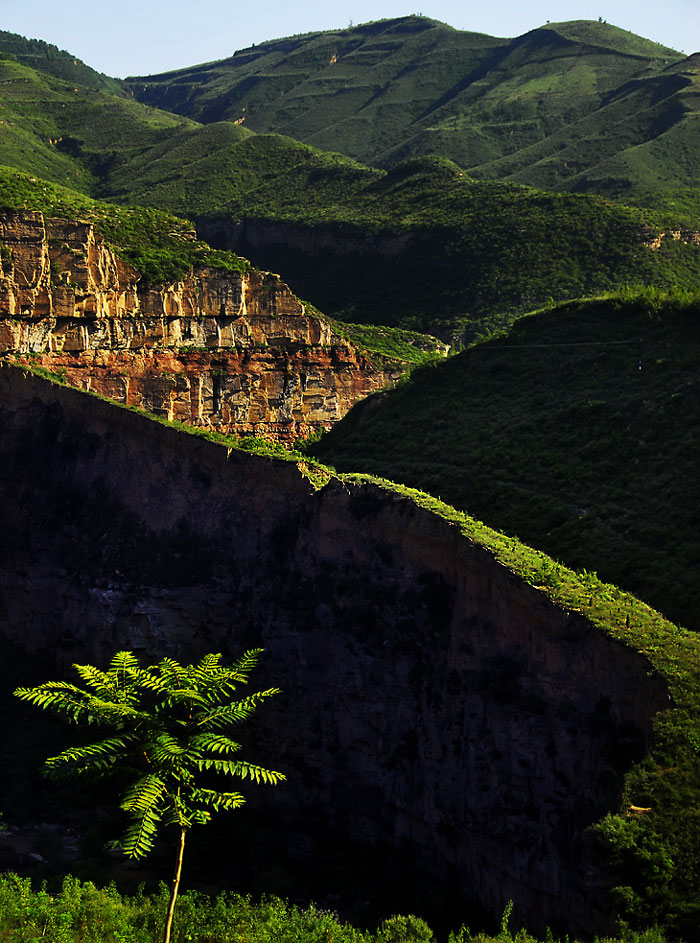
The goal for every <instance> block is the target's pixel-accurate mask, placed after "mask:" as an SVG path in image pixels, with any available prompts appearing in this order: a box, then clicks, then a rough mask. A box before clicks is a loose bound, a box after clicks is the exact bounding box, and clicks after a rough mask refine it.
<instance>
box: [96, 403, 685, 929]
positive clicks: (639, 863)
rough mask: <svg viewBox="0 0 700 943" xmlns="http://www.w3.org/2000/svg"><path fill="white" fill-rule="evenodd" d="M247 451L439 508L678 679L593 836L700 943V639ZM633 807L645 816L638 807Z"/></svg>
mask: <svg viewBox="0 0 700 943" xmlns="http://www.w3.org/2000/svg"><path fill="white" fill-rule="evenodd" d="M87 395H94V394H87ZM121 408H127V407H121ZM131 410H132V411H133V412H136V413H141V411H140V410H137V409H134V408H133V407H132V408H131ZM148 418H150V419H155V420H156V421H158V422H160V423H161V424H163V425H167V426H170V427H172V428H174V429H176V430H177V431H178V432H180V434H188V435H192V434H194V435H197V436H200V437H203V438H206V439H208V440H210V441H212V442H214V443H217V444H219V445H221V446H222V447H225V448H228V449H231V448H234V449H238V448H241V446H242V443H241V441H240V440H238V439H236V438H235V437H232V436H224V435H218V434H212V433H210V432H206V431H204V430H192V429H190V428H187V427H185V426H183V425H182V424H179V423H173V422H168V421H167V420H163V419H161V418H158V417H155V416H150V415H149V417H148ZM244 447H245V448H246V450H248V451H250V450H252V451H255V452H256V453H257V454H259V455H262V456H266V457H268V458H269V459H271V460H283V461H286V462H294V463H296V465H297V468H298V469H299V473H300V474H302V475H304V477H306V478H307V479H308V480H309V482H310V484H311V486H312V487H313V488H315V489H319V488H323V487H325V486H326V485H327V483H328V482H329V481H330V480H331V479H332V478H335V477H337V478H339V479H340V480H341V481H347V482H352V483H354V484H356V485H358V486H362V485H363V484H370V485H373V486H374V487H377V488H379V489H381V490H382V491H384V492H385V493H386V494H387V497H389V496H391V495H397V496H399V497H403V498H406V499H407V500H409V501H412V502H413V503H415V504H416V505H417V506H419V507H422V508H424V509H426V510H428V511H430V512H431V513H434V514H437V515H438V516H440V517H442V518H443V519H444V520H446V521H448V522H449V523H450V524H451V525H453V526H455V527H458V528H459V529H460V531H461V533H462V534H463V535H464V537H465V538H466V539H467V540H469V541H471V542H473V543H475V544H477V545H479V546H482V547H484V548H485V549H486V550H488V551H489V552H490V553H492V554H493V555H494V557H495V559H496V560H498V561H499V562H500V563H502V564H503V565H504V566H505V567H507V568H508V569H509V570H510V571H511V572H513V573H514V574H515V575H516V576H518V577H520V578H521V579H523V580H524V581H525V582H527V583H529V584H530V585H532V586H534V587H535V588H537V589H538V590H539V591H541V592H543V593H544V594H545V595H547V596H548V597H549V598H550V599H552V601H553V602H555V603H556V604H557V605H559V606H562V607H563V608H565V609H569V610H576V611H578V612H581V613H582V614H583V615H584V616H585V617H586V618H587V619H589V620H590V621H591V623H592V624H593V625H595V626H596V627H597V628H599V629H600V630H601V631H603V632H605V633H606V634H607V635H609V636H611V637H612V638H614V639H616V640H617V641H618V642H620V643H622V644H624V645H625V646H626V647H628V648H631V649H633V650H634V651H637V652H640V653H641V654H642V655H644V656H645V657H646V659H647V660H648V662H649V665H650V670H651V671H654V672H658V673H659V674H660V675H661V677H663V679H664V680H665V682H666V684H667V685H668V689H669V692H670V694H671V698H672V704H671V706H670V708H669V709H668V710H666V711H664V712H662V713H661V714H659V715H657V718H656V720H655V723H654V729H653V735H652V743H651V749H650V751H649V753H648V754H647V756H646V757H645V758H644V759H643V760H642V761H641V762H640V763H637V764H636V765H634V766H633V767H632V769H631V770H630V772H629V773H628V774H627V776H626V781H625V792H624V795H623V799H622V806H621V811H620V812H619V813H617V814H611V815H609V816H607V817H606V818H605V819H604V820H603V821H602V822H600V823H598V824H597V825H596V826H594V828H593V830H592V832H593V836H594V839H595V841H596V842H597V844H598V846H599V848H600V853H601V854H602V855H603V857H604V860H605V861H607V862H608V864H609V866H610V867H611V868H612V869H613V873H614V874H615V875H616V879H617V881H618V884H617V885H616V887H615V889H614V894H615V899H616V904H617V907H618V910H619V913H620V915H621V916H622V917H624V918H625V919H627V920H629V921H631V922H632V924H633V925H634V926H637V927H638V928H642V927H644V926H649V925H651V924H653V923H657V924H659V925H660V926H662V927H665V928H666V929H668V930H669V931H671V932H673V933H678V934H682V935H683V936H684V937H685V938H686V939H687V940H688V941H689V943H695V941H696V940H697V939H698V938H699V937H698V932H697V931H698V928H699V927H700V799H699V798H698V788H697V783H698V782H700V637H699V636H698V635H697V634H696V633H692V632H689V631H687V630H685V629H682V628H680V627H679V626H676V625H674V624H673V623H671V622H669V621H668V620H667V619H665V618H664V617H663V616H661V615H660V614H659V613H658V612H656V611H655V610H653V609H652V608H651V607H650V606H648V605H646V604H645V603H643V602H641V601H640V600H638V599H636V598H635V597H633V596H631V595H630V594H629V593H625V592H623V591H622V590H620V589H619V588H618V587H616V586H613V585H611V584H608V583H605V582H603V581H601V580H600V579H599V578H598V577H597V575H596V574H595V573H592V572H587V571H583V572H581V573H577V572H575V571H573V570H571V569H570V568H568V567H566V566H563V565H562V564H560V563H558V562H556V561H554V560H552V559H551V558H550V557H548V556H547V555H546V554H544V553H541V552H540V551H537V550H534V549H532V548H531V547H528V546H526V545H525V544H523V543H521V542H520V541H519V540H518V539H517V538H514V537H509V536H506V535H505V534H503V533H501V532H500V531H497V530H495V529H493V528H491V527H488V526H486V525H485V524H483V523H481V522H480V521H478V520H476V519H474V518H473V517H471V516H470V515H468V514H466V513H465V512H463V511H458V510H456V509H455V508H453V507H450V506H449V505H446V504H445V503H444V502H442V501H440V500H439V499H438V498H435V497H433V496H432V495H429V494H427V493H425V492H421V491H417V490H415V489H412V488H408V487H406V486H403V485H399V484H395V483H393V482H390V481H387V480H384V479H381V478H377V477H375V476H371V475H360V474H353V475H339V476H338V475H337V474H336V473H335V472H334V470H333V469H331V468H328V467H326V466H324V465H322V464H321V463H319V462H315V461H309V460H308V458H307V457H306V456H304V455H301V454H300V453H285V454H281V453H280V451H279V450H278V449H270V448H268V446H267V444H266V443H264V442H261V441H259V440H258V441H256V442H248V443H245V446H244ZM633 808H636V809H642V810H643V813H642V814H641V815H638V814H637V813H633V812H631V811H630V810H632V809H633Z"/></svg>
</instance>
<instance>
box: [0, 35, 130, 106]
mask: <svg viewBox="0 0 700 943" xmlns="http://www.w3.org/2000/svg"><path fill="white" fill-rule="evenodd" d="M0 56H2V57H3V58H11V59H14V60H15V61H17V62H21V63H22V65H28V66H30V67H31V68H32V69H36V70H37V71H38V72H46V73H47V74H48V75H53V76H55V77H56V78H59V79H65V81H66V82H72V83H73V84H74V85H82V86H83V87H84V88H93V89H97V90H98V91H101V92H110V93H111V94H113V95H123V94H124V90H123V88H122V84H121V82H120V81H119V79H113V78H110V77H109V76H108V75H103V74H102V73H101V72H96V71H95V70H94V69H91V68H90V66H88V65H85V63H84V62H82V61H81V60H80V59H77V58H76V57H75V56H73V55H71V53H69V52H66V51H65V50H63V49H58V48H57V47H56V46H54V45H52V44H51V43H45V42H43V40H41V39H25V37H24V36H19V35H18V34H17V33H8V32H6V31H5V30H0Z"/></svg>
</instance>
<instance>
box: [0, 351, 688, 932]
mask: <svg viewBox="0 0 700 943" xmlns="http://www.w3.org/2000/svg"><path fill="white" fill-rule="evenodd" d="M312 478H313V480H312ZM319 484H321V487H319ZM0 502H1V506H2V508H3V518H4V520H3V527H2V534H1V537H0V633H1V634H2V637H3V638H4V639H5V640H6V641H7V642H8V643H11V644H12V645H14V646H15V647H16V648H17V649H18V650H23V651H25V652H28V653H30V654H32V656H33V657H34V658H36V659H37V660H38V661H41V660H43V661H45V662H47V663H48V662H50V663H51V664H52V665H53V667H54V669H56V668H59V669H63V668H65V667H66V666H68V665H69V664H70V663H72V662H75V661H79V662H80V661H89V662H92V663H100V664H102V663H104V662H105V661H106V659H108V658H109V656H110V655H111V653H112V652H113V651H114V650H115V649H119V648H129V649H132V650H134V651H137V652H139V653H148V654H149V655H151V654H154V655H163V654H172V655H173V656H175V657H180V658H183V659H184V658H189V657H192V656H197V655H198V654H201V653H204V652H206V651H223V652H225V653H226V654H231V655H237V654H239V653H240V652H241V651H242V650H243V649H245V648H248V647H252V646H260V647H263V648H264V649H265V655H264V660H263V664H262V667H261V669H260V671H259V673H258V677H257V678H256V685H258V686H260V687H262V686H266V685H267V684H274V685H278V686H279V687H281V688H282V689H283V694H282V695H280V696H279V697H278V698H275V699H273V700H274V701H275V702H276V703H272V705H271V707H270V709H269V710H268V711H266V712H265V716H264V718H261V721H260V725H259V727H258V728H257V729H256V737H257V741H258V746H257V748H256V749H259V751H260V755H258V756H256V759H258V760H259V761H261V762H264V761H265V759H269V758H274V764H275V766H276V768H280V769H284V770H285V771H286V772H287V774H288V782H287V783H286V784H285V786H284V787H280V788H278V789H276V790H274V792H275V795H274V796H273V797H272V798H269V797H265V807H266V808H268V809H269V813H270V815H272V816H276V817H278V819H279V821H280V822H285V821H286V822H289V821H291V820H293V821H294V823H295V824H294V829H286V828H284V827H282V826H281V834H282V835H291V833H292V831H293V832H294V834H295V835H297V836H298V835H299V833H300V832H305V833H306V834H307V836H308V842H309V843H310V844H309V847H310V848H311V849H312V852H311V853H313V847H314V841H316V840H317V837H318V835H319V832H320V831H322V830H323V829H329V830H330V829H332V830H334V831H337V832H339V833H343V834H345V835H347V836H348V838H350V839H352V840H355V841H358V842H362V843H366V844H369V845H374V846H376V847H382V846H389V847H401V848H402V849H404V850H405V853H406V854H410V855H411V856H413V858H414V859H415V861H416V862H417V863H418V864H420V866H421V867H423V868H425V869H426V870H427V871H428V872H429V873H431V874H432V875H433V876H435V877H436V878H437V879H438V880H441V881H444V882H446V883H449V884H450V886H453V887H455V888H456V889H457V890H458V892H459V893H461V894H463V895H464V896H465V897H471V898H472V899H476V900H478V901H479V902H480V903H481V904H482V905H483V906H484V907H485V908H486V909H487V910H488V911H490V912H491V913H492V914H494V915H497V914H499V913H500V912H501V911H502V909H503V906H504V904H505V902H507V901H508V900H509V899H512V900H513V901H514V902H515V906H516V914H517V919H518V921H520V922H521V923H524V924H527V925H528V926H530V927H532V928H533V929H537V928H542V927H544V926H545V925H547V924H549V925H552V926H554V927H570V928H571V927H575V928H576V931H577V932H578V933H584V932H590V933H594V932H599V931H601V930H604V929H606V927H607V926H608V923H609V919H610V914H609V910H608V907H607V904H606V903H605V893H604V892H605V886H606V880H607V878H606V875H605V874H603V873H601V871H600V870H599V869H598V867H597V863H596V860H595V857H594V851H593V849H592V847H591V845H590V843H589V841H588V839H587V836H586V828H587V826H589V825H590V824H591V823H592V822H594V821H596V820H597V819H599V818H600V817H601V816H602V815H603V814H604V813H605V812H606V811H608V810H616V809H619V807H620V803H621V788H622V781H623V776H624V774H625V772H626V770H627V769H628V768H629V765H630V764H631V763H632V762H633V761H634V760H635V759H636V758H638V757H640V756H641V755H642V754H643V753H644V751H645V750H646V748H647V745H648V738H649V735H650V729H651V723H652V720H653V717H654V715H655V714H656V713H657V712H658V711H660V710H663V709H664V708H667V707H668V706H669V704H670V701H669V696H668V692H667V689H666V686H665V684H664V683H663V681H662V680H661V679H660V678H659V676H658V675H656V674H654V673H653V672H652V671H650V665H649V662H648V661H647V659H646V658H645V657H644V656H643V655H642V654H641V653H639V652H637V651H635V650H633V649H631V648H628V647H626V646H625V645H623V644H622V643H620V642H617V641H615V640H613V639H612V638H610V637H609V636H607V635H606V634H605V633H604V632H603V631H602V630H600V629H598V628H596V627H595V626H594V625H593V624H592V623H591V622H589V621H588V619H587V618H585V616H584V615H583V614H582V613H580V612H577V611H575V610H567V609H563V608H561V607H558V606H556V605H555V604H554V603H553V602H552V601H551V600H550V599H549V598H548V597H547V596H546V595H545V593H544V592H543V591H542V590H541V589H538V588H536V587H533V586H531V585H529V584H528V583H526V582H524V581H523V580H522V579H520V578H519V577H517V576H516V575H515V574H514V573H513V572H512V571H511V570H509V569H508V568H507V567H505V566H504V565H503V564H502V563H500V562H499V561H498V560H497V559H496V558H495V557H494V555H493V554H492V553H491V552H490V551H488V550H486V549H485V548H484V547H482V546H480V545H479V544H478V543H476V542H474V541H473V540H472V539H470V538H469V537H468V536H467V535H465V533H464V532H463V531H462V530H461V529H460V527H459V526H458V525H457V524H455V523H454V522H451V521H449V520H447V519H445V518H443V517H441V516H440V515H438V514H437V513H435V512H434V511H431V510H428V509H426V508H424V507H421V506H419V505H418V504H417V503H415V502H414V501H413V500H411V498H410V497H409V496H406V495H403V494H401V493H398V492H396V491H394V490H392V489H391V488H390V487H388V486H382V485H381V483H377V482H372V481H369V480H363V479H359V478H345V479H339V478H336V477H333V476H330V477H328V476H327V480H326V481H325V483H323V482H320V481H319V479H318V477H317V476H314V475H311V476H310V475H309V470H308V468H306V467H305V466H304V463H303V462H300V463H297V462H294V461H283V460H281V459H280V460H278V459H272V458H265V457H260V456H255V455H251V454H248V453H246V452H240V451H237V450H233V449H230V448H227V447H225V446H223V445H218V444H214V443H212V442H208V441H206V440H203V439H201V438H198V437H196V436H193V435H190V434H188V433H185V432H182V431H178V430H176V429H173V428H170V427H167V426H165V425H163V424H161V423H158V422H156V421H154V420H150V419H148V418H146V417H144V416H141V415H138V414H136V413H134V412H132V411H129V410H128V409H125V408H123V407H119V406H115V405H112V404H109V403H107V402H104V401H103V400H100V399H98V398H97V397H94V396H91V395H88V394H86V393H83V392H80V391H77V390H74V389H71V388H69V387H63V386H59V385H56V384H54V383H51V382H49V381H48V380H45V379H42V378H39V377H36V376H33V375H31V374H30V373H27V372H26V371H23V370H22V369H20V368H18V367H15V366H10V365H4V366H2V367H0ZM315 836H316V837H315ZM290 840H291V839H290Z"/></svg>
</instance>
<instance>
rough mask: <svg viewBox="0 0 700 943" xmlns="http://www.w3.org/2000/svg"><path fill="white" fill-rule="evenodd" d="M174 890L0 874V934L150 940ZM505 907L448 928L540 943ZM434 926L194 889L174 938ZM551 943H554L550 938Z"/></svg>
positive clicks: (384, 936)
mask: <svg viewBox="0 0 700 943" xmlns="http://www.w3.org/2000/svg"><path fill="white" fill-rule="evenodd" d="M167 902H168V892H167V888H166V887H165V885H161V888H160V891H159V892H158V893H153V894H146V893H145V892H144V890H143V888H142V889H140V890H139V892H138V893H137V894H135V895H131V896H130V895H126V894H125V895H122V894H120V893H119V891H118V890H117V889H116V887H115V886H114V885H113V884H112V885H108V886H106V887H97V886H96V885H95V884H94V883H92V882H91V881H86V882H81V881H79V880H76V879H75V878H72V877H66V878H65V879H64V880H63V883H62V885H61V887H60V889H56V890H54V891H53V892H50V891H49V890H48V889H47V888H46V887H45V886H43V887H33V886H32V884H31V881H30V880H29V879H28V878H22V877H19V876H18V875H15V874H12V873H8V874H5V875H0V939H2V940H3V941H6V943H35V941H36V943H38V941H40V940H43V939H50V940H51V941H52V943H152V941H153V940H154V939H156V938H157V936H158V934H159V932H160V931H161V929H162V926H163V922H164V917H165V911H166V907H167ZM509 917H510V911H509V909H508V908H506V911H505V912H504V915H503V919H502V921H501V929H500V932H498V933H497V934H495V935H490V934H486V933H474V934H472V933H470V931H469V930H468V929H467V928H466V927H461V928H460V929H459V930H457V931H456V932H451V933H450V934H449V937H448V940H447V943H537V941H536V940H535V938H534V937H531V936H530V935H529V934H528V933H526V932H525V931H524V930H521V931H518V932H512V929H511V928H510V927H509ZM434 939H435V938H434V936H433V933H432V931H431V929H430V927H429V926H428V924H427V923H426V922H425V921H424V920H422V919H421V918H420V917H415V916H393V917H388V918H386V919H385V920H383V921H382V923H381V924H380V926H379V927H378V928H377V930H376V931H374V932H373V931H368V930H360V929H358V928H356V927H353V926H352V925H351V924H349V923H346V922H344V921H342V920H341V919H340V918H339V917H338V915H337V914H335V913H333V912H331V911H328V910H321V909H319V908H318V907H315V906H314V905H313V904H310V905H308V906H306V907H303V908H302V907H299V906H298V905H295V904H291V903H289V902H287V901H284V900H281V899H280V898H278V897H266V898H263V899H261V900H259V901H255V900H251V899H250V898H249V897H241V896H240V895H237V894H225V893H222V894H219V895H218V896H217V897H216V898H210V897H208V896H206V895H204V894H199V893H196V892H194V891H188V892H186V893H185V894H183V895H182V898H181V901H180V908H179V910H178V913H177V916H176V918H175V924H174V929H173V936H172V940H173V943H185V941H187V943H240V941H242V940H245V941H246V943H302V941H303V943H329V941H332V943H432V941H433V940H434ZM547 943H555V941H554V939H553V938H551V937H549V938H548V941H547ZM600 943H664V936H663V934H662V933H661V932H659V931H650V932H645V933H639V934H638V933H634V932H627V933H625V934H624V935H623V936H622V937H621V938H619V941H618V940H613V939H612V938H606V939H605V940H601V941H600Z"/></svg>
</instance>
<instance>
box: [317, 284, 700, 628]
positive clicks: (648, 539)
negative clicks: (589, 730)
mask: <svg viewBox="0 0 700 943" xmlns="http://www.w3.org/2000/svg"><path fill="white" fill-rule="evenodd" d="M699 325H700V303H699V302H698V296H697V295H695V296H694V299H693V298H692V297H690V296H689V297H687V298H686V299H676V300H672V299H671V300H669V299H664V298H663V297H662V296H660V295H659V294H657V293H654V292H647V293H645V294H644V295H642V296H638V297H635V296H634V295H630V296H628V297H626V298H610V299H607V300H598V301H589V302H586V303H572V304H569V305H565V306H563V307H561V308H556V309H553V310H549V311H543V312H540V313H539V314H536V315H533V316H531V317H527V318H523V319H522V320H520V321H518V322H517V324H516V325H515V326H514V327H513V329H512V330H511V332H510V333H509V334H508V335H507V336H506V337H503V338H500V339H496V340H492V341H490V342H488V343H483V344H479V345H477V346H475V347H472V348H471V349H469V350H467V351H465V352H464V353H462V354H460V355H459V356H457V357H453V358H451V359H450V360H448V361H447V362H444V363H442V364H439V365H437V366H434V367H429V368H421V369H420V370H418V371H416V372H415V373H414V374H413V375H412V376H411V378H410V380H409V381H408V382H406V383H405V384H404V385H402V386H400V387H399V388H397V389H396V390H394V391H391V392H387V393H385V394H382V395H375V396H372V397H370V398H369V399H367V400H365V401H364V402H363V403H361V404H359V405H358V406H356V407H355V408H354V409H353V410H351V412H350V413H349V414H348V416H347V417H346V418H345V419H344V420H343V421H342V422H341V423H339V424H338V425H337V426H336V427H335V429H334V430H333V431H332V432H330V433H329V434H328V435H326V436H325V437H324V438H323V439H321V441H320V442H318V443H317V444H316V445H314V446H313V447H312V454H313V455H314V456H316V457H317V458H320V459H321V460H322V461H325V462H328V463H331V464H333V465H335V466H336V467H337V468H338V469H339V470H340V471H360V470H361V471H364V472H370V473H373V474H377V475H380V476H382V477H386V478H390V479H391V480H393V481H398V482H402V483H405V484H407V485H410V486H412V487H416V488H420V489H422V490H425V491H429V492H430V493H432V494H436V495H439V496H440V497H441V498H442V499H443V500H445V501H447V502H448V503H450V504H453V505H455V506H456V507H458V508H464V509H467V510H468V512H469V513H470V514H473V515H474V516H475V517H477V518H478V519H480V520H483V521H485V522H486V523H488V524H490V525H491V526H493V527H497V528H499V529H502V530H504V531H506V532H507V533H509V534H513V535H517V536H518V537H519V538H520V539H522V540H523V541H525V542H526V543H528V544H530V545H532V546H536V547H538V548H540V549H542V550H544V551H545V552H547V553H549V554H551V555H552V556H554V557H556V558H558V559H560V560H562V561H563V562H564V563H566V564H567V565H570V566H574V567H576V568H579V569H587V570H596V571H597V572H598V573H599V574H600V576H601V577H602V578H603V579H604V580H606V581H610V582H613V583H615V584H616V585H618V586H621V587H623V588H625V589H627V590H628V591H630V592H633V593H635V595H637V596H639V597H640V598H642V599H644V600H646V601H647V602H649V603H650V604H651V605H653V606H655V607H656V608H658V609H660V610H661V611H662V612H664V613H665V614H666V615H667V616H668V617H669V618H671V619H674V620H675V621H678V622H680V623H682V624H684V625H687V626H688V627H690V628H693V629H696V630H700V584H699V583H698V578H697V573H698V565H699V564H700V542H699V541H698V525H699V524H700V519H699V518H698V507H699V504H700V502H699V499H700V494H698V477H697V466H698V461H700V408H698V404H699V403H700V400H699V399H698V376H700V327H699Z"/></svg>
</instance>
